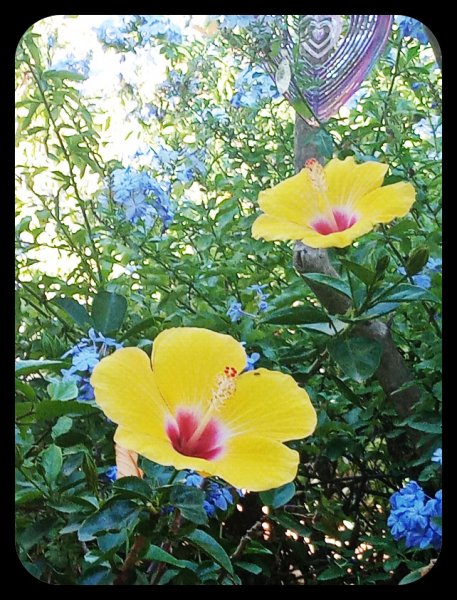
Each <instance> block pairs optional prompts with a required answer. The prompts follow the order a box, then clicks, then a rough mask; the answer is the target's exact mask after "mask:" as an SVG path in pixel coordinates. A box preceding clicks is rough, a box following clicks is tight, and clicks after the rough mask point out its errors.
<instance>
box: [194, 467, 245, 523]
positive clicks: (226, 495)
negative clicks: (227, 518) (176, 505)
mask: <svg viewBox="0 0 457 600" xmlns="http://www.w3.org/2000/svg"><path fill="white" fill-rule="evenodd" d="M184 483H185V484H186V485H189V486H191V487H202V486H203V488H202V489H203V490H204V492H205V494H206V497H205V500H204V501H203V508H204V509H205V511H206V514H207V515H208V517H212V516H214V514H215V513H216V509H218V508H219V509H220V510H222V511H226V510H227V508H228V507H229V506H230V505H231V504H233V502H234V498H233V495H232V493H231V492H230V490H229V488H227V487H224V486H223V485H220V484H219V483H216V482H214V481H210V482H209V483H208V482H206V481H205V482H204V479H203V477H202V476H201V475H198V473H193V472H191V473H189V475H187V477H186V479H185V482H184ZM236 491H237V493H238V495H241V490H236Z"/></svg>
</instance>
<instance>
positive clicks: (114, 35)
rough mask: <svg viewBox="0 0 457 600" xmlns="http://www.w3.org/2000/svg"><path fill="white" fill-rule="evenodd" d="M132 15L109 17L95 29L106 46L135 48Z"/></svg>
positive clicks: (128, 49)
mask: <svg viewBox="0 0 457 600" xmlns="http://www.w3.org/2000/svg"><path fill="white" fill-rule="evenodd" d="M131 20H132V17H131V15H129V16H121V15H117V18H116V20H114V19H107V20H106V21H103V23H102V24H101V25H100V26H99V27H98V28H97V29H96V30H95V31H96V32H97V38H98V39H99V41H100V42H102V44H104V45H105V46H109V47H110V48H115V49H117V50H119V51H131V50H133V49H134V48H135V45H136V43H137V42H136V40H135V39H134V38H133V37H132V35H131V34H130V32H131Z"/></svg>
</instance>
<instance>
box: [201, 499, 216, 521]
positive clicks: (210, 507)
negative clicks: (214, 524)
mask: <svg viewBox="0 0 457 600" xmlns="http://www.w3.org/2000/svg"><path fill="white" fill-rule="evenodd" d="M203 508H204V509H205V512H206V514H207V515H208V517H213V516H214V513H215V512H216V507H215V506H214V504H211V502H208V500H204V501H203Z"/></svg>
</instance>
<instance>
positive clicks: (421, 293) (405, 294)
mask: <svg viewBox="0 0 457 600" xmlns="http://www.w3.org/2000/svg"><path fill="white" fill-rule="evenodd" d="M375 300H376V299H375ZM386 300H388V301H395V302H415V301H418V300H427V301H429V302H439V299H438V298H437V297H436V296H435V295H434V294H432V293H431V292H429V291H428V290H426V289H424V288H421V287H419V286H418V285H411V284H410V283H400V284H399V285H397V286H395V287H393V288H392V289H391V290H389V291H387V292H386V291H384V292H383V295H382V301H383V302H385V301H386Z"/></svg>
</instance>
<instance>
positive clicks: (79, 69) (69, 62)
mask: <svg viewBox="0 0 457 600" xmlns="http://www.w3.org/2000/svg"><path fill="white" fill-rule="evenodd" d="M91 60H92V52H89V53H88V54H87V55H86V56H85V58H80V59H77V58H76V57H75V55H74V54H67V56H66V57H65V58H64V59H62V60H59V61H58V62H56V63H53V64H52V65H51V67H50V69H51V70H52V71H73V72H74V73H78V74H79V75H82V76H83V77H84V78H86V79H87V77H88V76H89V72H90V61H91Z"/></svg>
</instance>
